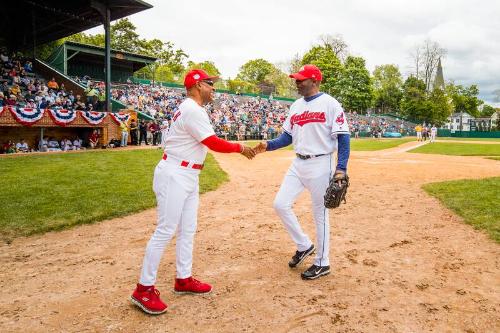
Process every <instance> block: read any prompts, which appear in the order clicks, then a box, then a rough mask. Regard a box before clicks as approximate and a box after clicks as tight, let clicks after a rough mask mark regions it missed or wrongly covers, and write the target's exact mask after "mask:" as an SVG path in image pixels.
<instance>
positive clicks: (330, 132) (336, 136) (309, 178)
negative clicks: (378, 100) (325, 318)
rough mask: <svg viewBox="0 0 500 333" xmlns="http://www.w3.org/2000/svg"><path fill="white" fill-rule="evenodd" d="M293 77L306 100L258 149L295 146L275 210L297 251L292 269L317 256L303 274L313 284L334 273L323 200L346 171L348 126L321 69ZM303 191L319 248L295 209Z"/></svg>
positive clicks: (297, 104)
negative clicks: (336, 176)
mask: <svg viewBox="0 0 500 333" xmlns="http://www.w3.org/2000/svg"><path fill="white" fill-rule="evenodd" d="M290 77H291V78H294V79H295V82H296V85H297V89H298V92H299V94H300V95H302V96H304V97H303V98H301V99H298V100H297V101H295V102H294V103H293V104H292V105H291V107H290V113H289V114H288V117H287V118H286V120H285V122H284V124H283V130H284V131H283V134H281V135H280V136H279V137H278V138H276V139H274V140H270V141H264V142H261V143H260V144H259V145H258V146H257V147H256V148H254V149H255V151H256V152H257V153H261V152H264V151H271V150H275V149H278V148H281V147H285V146H287V145H289V144H293V148H294V150H295V153H296V158H295V159H294V160H293V162H292V165H291V166H290V168H289V169H288V171H287V173H286V175H285V178H284V180H283V183H282V184H281V188H280V189H279V191H278V194H277V195H276V199H275V201H274V209H275V210H276V213H277V214H278V215H279V217H280V218H281V220H282V222H283V224H284V225H285V228H286V230H287V231H288V233H289V234H290V237H291V238H292V240H293V241H294V242H295V244H296V247H297V251H296V252H295V255H294V256H293V257H292V260H291V261H290V262H289V263H288V265H289V266H290V267H291V268H295V267H297V266H298V265H299V264H300V263H301V262H302V261H304V259H305V258H306V257H307V256H309V255H311V254H313V253H314V251H316V258H315V260H314V264H313V265H312V266H310V267H309V268H308V269H307V270H305V271H304V272H303V273H302V274H301V277H302V278H303V279H307V280H311V279H316V278H318V277H320V276H323V275H326V274H329V273H330V261H329V249H330V224H329V220H328V210H327V209H326V208H325V206H324V195H325V192H326V189H327V187H328V185H329V181H330V178H331V177H332V176H333V173H334V172H335V174H338V173H342V174H345V173H346V172H347V161H348V159H349V150H350V136H349V126H348V124H347V119H346V116H345V114H344V110H343V109H342V106H341V105H340V103H339V102H338V101H337V100H336V99H335V98H333V97H332V96H330V95H328V94H325V93H321V92H320V91H319V85H320V82H321V80H322V74H321V71H320V70H319V69H318V68H317V67H316V66H314V65H305V66H304V67H302V68H301V69H300V71H299V72H298V73H294V74H291V75H290ZM337 146H338V160H337V166H336V169H335V170H334V169H332V163H333V160H334V158H333V156H332V154H333V153H334V152H335V151H336V150H337ZM304 189H307V190H309V192H310V193H311V198H312V205H313V207H312V211H313V215H314V216H313V217H314V222H315V224H316V244H317V246H315V245H314V243H313V242H312V241H311V239H310V238H309V237H308V236H307V235H306V234H305V233H304V231H303V230H302V228H301V226H300V224H299V221H298V219H297V217H296V215H295V214H294V212H293V210H292V206H293V203H294V201H295V199H296V198H297V196H298V195H299V194H300V193H301V192H302V191H303V190H304Z"/></svg>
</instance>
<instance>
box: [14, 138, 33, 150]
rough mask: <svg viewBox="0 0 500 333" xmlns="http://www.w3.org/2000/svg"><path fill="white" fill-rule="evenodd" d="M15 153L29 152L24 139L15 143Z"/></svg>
mask: <svg viewBox="0 0 500 333" xmlns="http://www.w3.org/2000/svg"><path fill="white" fill-rule="evenodd" d="M16 151H17V152H18V153H28V152H29V151H30V150H29V147H28V144H27V143H26V141H24V139H21V142H18V143H16Z"/></svg>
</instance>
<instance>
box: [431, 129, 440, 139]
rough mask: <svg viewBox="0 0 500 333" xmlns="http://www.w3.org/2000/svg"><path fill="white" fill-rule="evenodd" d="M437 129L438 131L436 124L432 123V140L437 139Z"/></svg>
mask: <svg viewBox="0 0 500 333" xmlns="http://www.w3.org/2000/svg"><path fill="white" fill-rule="evenodd" d="M437 131H438V129H437V127H436V125H432V127H431V142H434V141H436V135H437Z"/></svg>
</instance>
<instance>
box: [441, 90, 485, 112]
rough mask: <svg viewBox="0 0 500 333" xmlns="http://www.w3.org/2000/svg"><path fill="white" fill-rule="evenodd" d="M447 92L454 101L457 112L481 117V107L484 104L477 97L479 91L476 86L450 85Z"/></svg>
mask: <svg viewBox="0 0 500 333" xmlns="http://www.w3.org/2000/svg"><path fill="white" fill-rule="evenodd" d="M446 90H447V93H448V95H449V96H450V97H451V99H452V102H453V108H454V111H455V112H467V113H468V114H470V115H472V116H474V117H479V106H480V105H481V104H483V103H484V102H483V101H482V100H480V99H479V98H478V97H477V96H478V95H479V89H478V88H477V86H476V85H475V84H473V85H470V86H469V87H464V86H461V85H455V84H453V83H449V84H448V85H447V86H446Z"/></svg>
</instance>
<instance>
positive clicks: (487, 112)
mask: <svg viewBox="0 0 500 333" xmlns="http://www.w3.org/2000/svg"><path fill="white" fill-rule="evenodd" d="M495 112H496V109H495V108H494V107H492V106H491V105H488V104H485V105H484V106H483V109H482V110H481V117H491V115H492V114H493V113H495Z"/></svg>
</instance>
